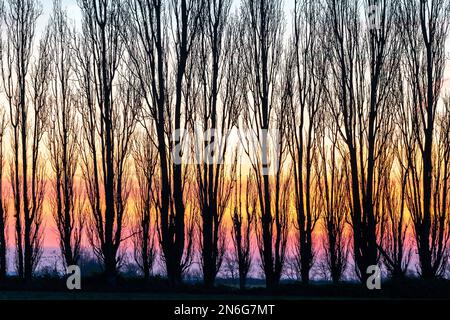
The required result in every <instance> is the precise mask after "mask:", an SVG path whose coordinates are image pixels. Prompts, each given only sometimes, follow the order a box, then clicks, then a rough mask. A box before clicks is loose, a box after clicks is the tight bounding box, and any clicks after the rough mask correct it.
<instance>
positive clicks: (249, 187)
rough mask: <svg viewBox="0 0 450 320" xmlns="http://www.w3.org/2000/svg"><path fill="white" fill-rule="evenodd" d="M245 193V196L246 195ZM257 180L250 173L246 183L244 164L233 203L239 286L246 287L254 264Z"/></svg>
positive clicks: (234, 241) (240, 171) (238, 178)
mask: <svg viewBox="0 0 450 320" xmlns="http://www.w3.org/2000/svg"><path fill="white" fill-rule="evenodd" d="M244 195H245V196H244ZM257 197H258V196H257V193H256V188H255V180H254V179H253V178H252V176H251V175H248V177H247V182H246V184H245V185H244V181H243V172H242V166H240V169H239V170H238V171H237V182H236V187H235V192H234V197H233V205H232V217H231V219H232V223H233V229H232V233H231V235H232V239H233V245H234V256H235V257H234V260H235V261H236V264H237V266H238V271H239V287H240V288H241V290H244V289H245V285H246V282H247V276H248V273H249V272H250V269H251V266H252V235H253V232H252V230H253V228H254V222H255V217H256V208H257Z"/></svg>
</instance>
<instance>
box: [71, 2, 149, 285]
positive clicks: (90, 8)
mask: <svg viewBox="0 0 450 320" xmlns="http://www.w3.org/2000/svg"><path fill="white" fill-rule="evenodd" d="M79 5H80V7H81V10H82V14H83V24H82V25H83V29H82V32H83V34H82V35H80V36H79V37H78V38H79V39H78V41H77V45H76V47H77V50H76V54H77V56H78V64H79V68H78V69H79V70H78V78H79V82H80V86H81V92H82V95H83V97H82V98H83V99H82V101H81V103H80V104H81V106H80V109H81V110H80V111H81V113H82V117H83V133H84V136H83V138H84V139H83V140H84V144H82V146H81V148H82V164H83V166H82V169H83V175H84V180H85V184H86V191H87V195H88V200H89V205H90V211H91V212H90V213H91V218H92V223H91V224H89V230H88V235H89V239H90V242H91V245H92V246H93V247H94V251H95V253H96V255H97V257H98V258H99V259H100V260H101V261H102V263H103V266H104V271H105V276H106V280H107V282H108V283H109V284H110V285H115V282H116V277H117V269H118V266H120V262H121V255H120V254H119V248H120V245H121V243H122V240H123V237H122V233H123V232H122V231H123V222H124V216H125V214H126V212H127V204H128V198H129V192H130V186H129V179H128V176H129V173H130V172H129V166H128V163H129V156H130V145H131V138H132V135H133V133H134V130H135V127H136V116H137V112H138V110H139V109H140V106H141V99H140V97H139V96H138V94H137V90H136V88H135V83H134V81H133V80H132V79H133V77H132V76H131V74H129V73H126V72H125V73H124V75H123V79H119V77H118V70H119V69H120V65H121V63H122V62H123V59H122V58H123V54H124V45H123V41H122V37H121V28H122V26H121V23H122V21H123V19H122V16H123V4H122V2H121V1H118V0H108V1H100V2H92V1H87V0H80V1H79ZM124 63H125V62H124Z"/></svg>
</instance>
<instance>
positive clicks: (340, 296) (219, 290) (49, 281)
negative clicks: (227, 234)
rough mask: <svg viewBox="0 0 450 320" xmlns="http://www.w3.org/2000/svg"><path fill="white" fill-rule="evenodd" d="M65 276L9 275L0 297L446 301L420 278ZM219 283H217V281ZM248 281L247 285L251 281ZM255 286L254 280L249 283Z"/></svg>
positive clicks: (444, 288)
mask: <svg viewBox="0 0 450 320" xmlns="http://www.w3.org/2000/svg"><path fill="white" fill-rule="evenodd" d="M65 282H66V281H65V279H62V278H37V279H35V280H34V281H33V283H32V284H30V285H26V284H23V283H22V282H21V281H19V280H18V279H15V278H8V279H7V280H5V281H4V282H3V283H2V284H0V300H230V301H233V300H359V299H374V300H377V299H382V300H386V299H389V300H391V299H393V300H396V299H427V300H429V299H444V300H450V281H449V280H435V281H431V282H424V281H421V280H417V279H405V280H402V281H396V282H392V281H390V282H384V283H383V284H382V288H381V290H373V291H370V290H368V289H367V288H365V287H364V286H362V285H361V284H359V283H342V284H339V285H333V284H330V283H324V282H317V283H312V284H310V285H308V286H305V285H303V284H301V283H294V282H284V283H282V284H280V286H279V287H278V288H277V289H276V290H272V291H269V290H266V289H265V288H263V287H260V286H258V287H256V286H255V287H253V288H249V289H247V290H245V291H241V290H239V289H238V288H236V287H233V286H231V285H230V284H229V283H227V284H226V285H225V284H219V285H218V286H217V287H215V288H214V289H209V290H207V289H205V288H204V287H203V286H202V285H201V284H198V283H197V284H196V283H186V284H184V285H183V286H181V287H178V288H176V289H174V288H172V287H170V286H169V284H168V283H167V282H166V281H165V280H164V279H160V278H154V279H151V280H150V281H149V282H148V283H143V281H142V280H141V279H130V278H121V279H119V281H118V283H117V286H116V287H115V288H114V289H111V288H110V287H107V286H105V285H104V284H103V281H102V279H101V278H96V277H90V278H83V280H82V290H80V291H69V290H68V289H67V288H66V283H65ZM219 283H220V281H219ZM252 283H253V282H252V281H250V286H251V285H252ZM254 283H255V284H258V285H260V283H259V282H257V281H254Z"/></svg>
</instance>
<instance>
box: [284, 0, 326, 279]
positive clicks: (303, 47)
mask: <svg viewBox="0 0 450 320" xmlns="http://www.w3.org/2000/svg"><path fill="white" fill-rule="evenodd" d="M320 9H321V8H320V4H319V3H318V2H313V1H295V6H294V35H293V39H292V44H291V50H292V53H291V55H292V56H291V57H289V59H292V61H290V62H289V63H288V67H287V70H286V74H287V75H289V78H288V79H287V84H286V85H287V86H288V88H287V94H288V95H289V98H288V99H289V103H288V110H289V125H290V127H289V134H288V143H289V151H290V154H291V158H292V162H293V166H292V173H293V182H294V190H295V207H296V214H297V219H296V223H297V228H298V242H297V246H298V247H297V252H298V257H297V260H298V262H299V269H300V274H301V277H302V281H303V282H304V283H308V282H309V274H310V270H311V267H312V265H313V259H314V251H313V243H312V241H313V237H312V234H313V231H314V228H315V226H316V223H317V221H318V219H319V212H320V211H319V208H318V206H317V205H316V204H315V203H314V199H315V195H317V192H315V189H317V186H318V183H316V182H314V181H313V180H315V177H316V175H315V174H314V172H313V171H314V166H313V162H314V158H316V157H317V150H316V149H317V148H316V143H315V140H316V137H315V135H316V131H317V130H316V127H317V115H318V112H319V106H320V104H321V102H322V101H321V99H322V96H323V84H324V83H325V74H326V59H325V55H324V53H323V46H322V45H321V31H322V28H323V27H322V21H321V17H320ZM292 73H294V75H293V76H292V75H291V74H292Z"/></svg>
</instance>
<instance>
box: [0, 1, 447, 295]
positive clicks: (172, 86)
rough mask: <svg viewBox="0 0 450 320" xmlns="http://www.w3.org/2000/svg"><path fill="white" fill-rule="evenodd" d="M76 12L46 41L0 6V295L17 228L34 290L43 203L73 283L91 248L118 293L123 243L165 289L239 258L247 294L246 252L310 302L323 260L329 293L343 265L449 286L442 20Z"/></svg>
mask: <svg viewBox="0 0 450 320" xmlns="http://www.w3.org/2000/svg"><path fill="white" fill-rule="evenodd" d="M78 5H79V7H80V9H81V13H82V21H81V28H78V29H77V28H76V27H75V26H73V25H72V24H71V22H70V21H69V19H68V18H67V12H66V11H65V10H64V9H62V5H61V2H60V1H59V0H55V1H54V5H53V12H52V14H51V17H50V20H49V23H48V25H47V27H46V28H45V30H44V31H43V32H42V34H41V35H40V38H39V39H36V37H37V36H36V24H37V19H38V17H39V16H40V15H41V13H42V9H41V6H40V4H39V3H37V2H36V1H34V0H7V1H6V4H2V5H1V17H2V18H1V21H2V41H1V61H0V62H1V74H2V83H3V95H4V100H3V110H4V111H3V114H2V115H3V116H2V119H0V120H2V121H1V123H0V143H1V145H2V146H3V142H4V141H6V140H8V139H4V138H5V137H8V138H9V137H10V141H11V144H10V149H9V148H2V152H0V161H1V162H2V163H4V162H7V164H8V166H6V167H5V166H3V165H1V166H0V178H1V179H2V184H1V187H2V188H3V190H4V189H8V190H9V189H10V190H11V194H12V196H11V199H8V197H6V194H9V193H7V192H6V191H5V192H0V195H1V196H0V279H1V278H2V277H4V276H5V273H6V262H5V261H6V247H7V245H6V236H5V235H6V232H5V230H6V225H7V223H6V221H7V213H10V216H11V217H12V219H13V220H14V226H15V236H16V238H15V240H16V242H15V244H16V245H15V248H16V250H15V252H16V265H17V271H18V275H19V277H21V278H24V279H25V280H27V281H31V279H32V276H33V272H34V270H35V269H36V267H37V264H38V262H39V259H40V256H41V254H42V239H43V215H44V207H45V206H44V203H46V202H47V203H48V204H49V208H50V210H51V213H52V214H53V217H54V221H55V223H56V226H57V231H58V237H59V241H60V247H61V253H62V257H63V260H64V263H65V264H66V265H74V264H77V263H78V261H79V258H80V251H81V247H82V239H83V237H84V235H86V239H87V240H88V241H89V245H90V248H92V250H93V252H94V253H95V255H96V256H97V258H98V259H99V260H100V261H101V263H102V265H103V267H104V271H105V276H106V279H107V281H108V283H110V284H111V285H114V284H115V281H116V279H117V275H118V271H119V269H120V267H121V264H122V262H123V257H124V245H123V243H124V242H126V240H128V239H132V243H133V247H134V258H135V260H136V263H137V264H138V266H139V267H140V269H141V270H142V273H143V275H144V277H145V278H146V279H148V278H149V277H150V275H151V273H152V270H153V267H154V266H153V265H154V262H155V260H156V257H157V256H158V254H160V255H161V257H162V259H163V262H164V265H165V271H166V273H167V277H168V279H169V281H170V282H171V283H172V284H173V285H177V284H180V283H181V281H182V279H183V274H184V273H185V271H186V270H187V269H188V268H189V267H190V266H191V265H192V263H193V262H194V261H195V260H198V261H199V263H200V266H201V270H202V272H203V278H204V282H205V285H206V286H208V287H211V286H213V285H214V282H215V279H216V276H217V274H218V273H219V271H220V269H221V267H222V265H223V262H224V257H225V253H226V252H227V251H228V250H231V251H232V252H233V254H234V258H233V259H234V260H235V265H236V268H237V269H238V273H239V277H240V283H241V286H242V287H244V286H245V279H246V277H247V275H248V273H249V270H250V268H251V265H252V264H253V265H254V264H255V263H256V259H255V257H256V255H255V254H254V251H255V250H253V249H254V247H255V248H257V249H258V250H257V251H258V252H259V257H260V259H259V261H260V265H261V269H262V271H263V272H264V275H265V279H266V283H267V286H268V287H269V288H273V287H275V286H277V284H278V283H279V281H280V279H281V277H282V275H283V272H284V269H285V267H286V257H287V256H289V255H293V256H294V257H295V261H296V269H297V271H298V273H299V274H300V276H301V279H302V281H304V282H305V283H308V281H309V279H310V275H311V269H312V267H313V265H314V263H315V262H316V260H317V256H318V255H319V254H320V255H322V256H323V257H324V258H323V266H324V268H325V270H326V272H327V274H328V275H329V277H330V278H331V279H332V280H333V281H334V282H339V281H340V280H341V279H342V278H343V275H344V273H345V271H346V270H347V269H348V266H349V265H350V264H351V263H350V261H353V262H354V267H355V271H356V273H357V275H358V277H359V278H360V279H361V280H362V281H364V280H365V279H366V277H367V273H366V270H367V268H368V267H369V266H371V265H377V264H380V263H383V264H384V265H385V267H386V269H387V270H388V272H389V274H390V275H391V276H393V277H402V276H404V275H405V274H406V272H407V270H408V267H409V266H410V264H411V263H410V260H411V255H412V252H413V250H416V251H417V254H418V257H419V263H418V272H419V273H420V275H421V276H422V277H423V278H425V279H431V278H436V277H440V276H443V275H444V273H445V271H446V267H447V265H448V263H447V262H448V253H449V251H448V249H449V248H448V242H449V237H450V225H449V223H450V213H449V210H450V198H449V197H448V194H449V189H450V99H448V98H444V95H443V93H442V92H441V91H442V87H443V78H444V70H445V66H446V56H445V48H446V47H445V45H446V41H447V38H448V31H449V30H448V29H449V23H450V20H449V19H448V16H449V15H450V3H449V1H447V0H429V1H422V0H421V1H409V0H408V1H406V0H370V1H364V2H363V1H358V0H343V1H335V0H322V1H309V0H295V2H294V6H293V10H292V19H286V15H285V10H284V7H283V2H282V1H281V0H261V1H250V0H242V1H241V3H238V4H233V3H232V0H166V1H164V0H126V1H119V0H103V1H90V0H79V1H78ZM233 7H237V8H236V10H234V9H233ZM287 21H288V22H287ZM0 116H1V115H0ZM234 128H239V129H240V132H246V133H247V134H246V135H240V139H239V141H238V142H239V143H235V142H233V141H230V139H223V137H226V136H227V134H228V133H229V132H230V130H232V129H234ZM198 129H200V131H201V132H202V133H205V134H202V136H200V137H199V136H198V135H196V136H195V137H196V139H194V141H193V143H188V142H187V136H186V135H185V134H183V133H185V132H187V133H190V134H192V133H194V132H196V130H198ZM250 136H251V137H255V138H256V139H252V138H250ZM191 142H192V141H191ZM237 145H238V146H237ZM180 146H182V147H180ZM186 146H187V147H186ZM7 147H9V146H7ZM5 150H6V151H5ZM180 159H182V160H183V161H180ZM205 159H213V160H216V161H198V160H205ZM220 159H225V160H226V161H217V160H220ZM4 167H5V168H6V169H4ZM3 190H2V189H0V191H3ZM9 202H11V205H10V204H9ZM227 217H229V218H227ZM227 221H228V223H227ZM410 236H412V237H411V238H414V241H412V243H409V238H410ZM229 240H230V241H231V244H232V245H230V244H229ZM349 240H352V242H350V241H349ZM290 244H292V245H290ZM350 250H352V251H353V255H352V256H353V258H352V259H351V258H350V255H349V252H350ZM196 252H199V255H198V257H196V256H195V254H196ZM196 258H198V259H196Z"/></svg>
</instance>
